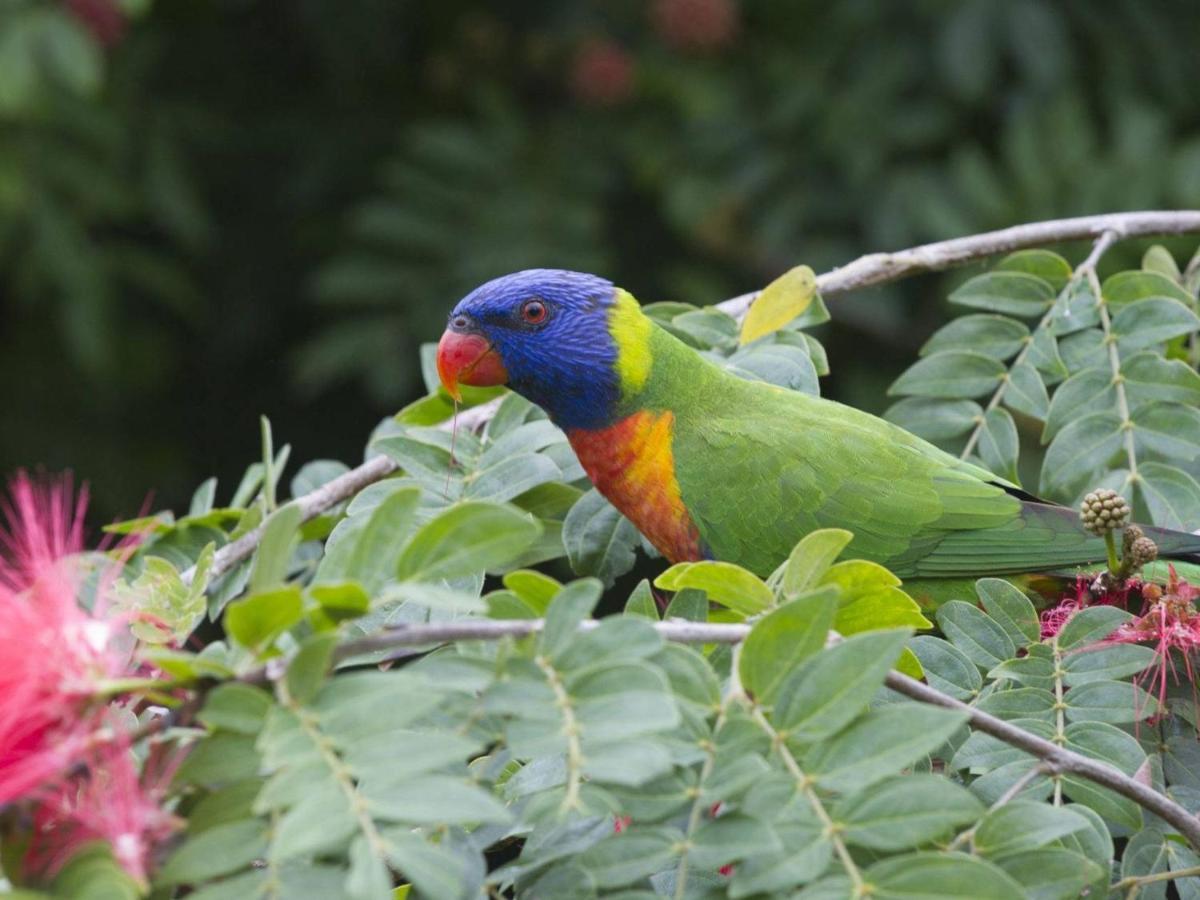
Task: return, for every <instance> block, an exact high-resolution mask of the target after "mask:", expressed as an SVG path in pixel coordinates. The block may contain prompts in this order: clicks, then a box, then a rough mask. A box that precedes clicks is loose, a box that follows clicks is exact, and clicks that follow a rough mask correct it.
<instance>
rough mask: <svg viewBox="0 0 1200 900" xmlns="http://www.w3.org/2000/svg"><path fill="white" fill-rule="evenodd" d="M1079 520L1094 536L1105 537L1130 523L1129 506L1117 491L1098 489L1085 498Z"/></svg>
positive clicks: (1080, 508)
mask: <svg viewBox="0 0 1200 900" xmlns="http://www.w3.org/2000/svg"><path fill="white" fill-rule="evenodd" d="M1079 519H1080V521H1081V522H1082V523H1083V527H1084V528H1085V529H1087V530H1088V531H1090V532H1091V533H1092V534H1096V535H1103V534H1105V533H1106V532H1109V531H1112V530H1114V529H1116V528H1120V527H1121V526H1122V525H1124V524H1125V523H1126V522H1128V521H1129V504H1128V503H1126V502H1125V498H1124V497H1122V496H1121V495H1120V494H1118V493H1117V492H1116V491H1114V490H1110V489H1109V488H1097V489H1096V490H1094V491H1090V492H1089V493H1088V494H1087V496H1086V497H1084V498H1083V503H1082V504H1081V505H1080V507H1079Z"/></svg>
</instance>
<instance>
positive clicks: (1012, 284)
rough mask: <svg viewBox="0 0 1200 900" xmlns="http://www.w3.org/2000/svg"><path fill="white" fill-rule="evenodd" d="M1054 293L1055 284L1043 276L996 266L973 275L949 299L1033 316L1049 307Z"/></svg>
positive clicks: (1003, 311)
mask: <svg viewBox="0 0 1200 900" xmlns="http://www.w3.org/2000/svg"><path fill="white" fill-rule="evenodd" d="M1054 295H1055V290H1054V287H1053V286H1052V285H1051V284H1050V283H1049V282H1048V281H1046V280H1045V279H1043V278H1039V277H1038V276H1036V275H1030V274H1026V273H1025V272H1006V271H1003V270H997V271H992V272H988V273H986V274H984V275H977V276H976V277H974V278H972V279H970V280H969V281H967V282H966V283H965V284H963V285H961V286H959V287H958V288H957V289H956V290H954V291H953V292H952V293H951V294H950V298H949V299H950V302H951V303H957V304H958V305H960V306H970V307H973V308H975V309H986V310H988V311H990V312H997V313H1005V314H1007V315H1011V316H1020V317H1021V318H1026V319H1031V318H1034V317H1036V316H1040V315H1042V314H1043V313H1044V312H1046V310H1048V309H1049V308H1050V304H1051V303H1052V302H1053V300H1054Z"/></svg>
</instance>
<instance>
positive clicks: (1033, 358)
mask: <svg viewBox="0 0 1200 900" xmlns="http://www.w3.org/2000/svg"><path fill="white" fill-rule="evenodd" d="M1025 359H1026V361H1027V362H1028V363H1029V364H1030V365H1032V366H1033V367H1034V368H1035V369H1036V370H1037V371H1039V372H1041V373H1042V374H1043V375H1045V376H1046V378H1047V379H1048V380H1049V381H1050V382H1051V383H1054V382H1059V381H1062V380H1063V379H1064V378H1066V377H1067V375H1069V374H1070V371H1071V370H1070V369H1069V368H1068V366H1067V364H1066V361H1065V360H1064V359H1063V358H1062V355H1061V354H1060V353H1059V349H1058V340H1057V339H1056V338H1055V337H1054V335H1053V334H1051V333H1050V330H1049V329H1047V328H1039V329H1038V330H1036V331H1035V332H1034V333H1033V339H1032V340H1031V341H1030V342H1029V353H1028V354H1027V355H1026V357H1025Z"/></svg>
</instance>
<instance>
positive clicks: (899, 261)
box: [720, 209, 1200, 316]
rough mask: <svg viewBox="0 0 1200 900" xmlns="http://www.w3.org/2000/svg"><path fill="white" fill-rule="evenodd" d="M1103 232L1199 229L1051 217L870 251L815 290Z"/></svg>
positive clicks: (1177, 218)
mask: <svg viewBox="0 0 1200 900" xmlns="http://www.w3.org/2000/svg"><path fill="white" fill-rule="evenodd" d="M1106 231H1112V232H1115V233H1116V235H1117V237H1118V238H1119V239H1122V240H1123V239H1126V238H1135V237H1149V236H1151V235H1159V234H1192V233H1194V232H1197V231H1200V210H1194V209H1193V210H1149V211H1145V212H1129V213H1108V214H1105V215H1099V216H1079V217H1077V218H1073V219H1051V220H1049V221H1046V222H1030V223H1028V224H1025V225H1014V226H1013V227H1012V228H1004V229H1002V230H1000V231H988V232H984V233H983V234H973V235H971V236H970V237H961V238H952V239H951V240H948V241H937V242H935V243H932V244H923V245H921V246H920V247H912V248H911V249H908V250H900V251H898V252H896V253H871V254H869V255H867V256H862V257H859V258H858V259H856V260H855V261H854V262H852V263H850V264H848V265H845V266H842V267H841V268H840V269H834V270H833V271H832V272H826V273H825V274H824V275H821V276H819V277H818V278H817V290H819V291H820V292H821V293H822V294H823V295H824V296H826V297H830V296H833V295H834V294H844V293H846V292H848V291H856V290H858V289H860V288H865V287H872V286H873V285H877V284H886V283H887V282H891V281H898V280H899V279H901V278H907V277H909V276H910V275H919V274H921V273H922V272H940V271H941V270H942V269H949V268H952V267H953V266H960V265H962V264H964V263H969V262H973V261H975V260H978V259H985V258H987V257H989V256H996V255H998V254H1001V253H1011V252H1012V251H1014V250H1025V249H1028V248H1030V247H1042V246H1045V245H1046V244H1060V243H1063V242H1065V241H1086V240H1094V239H1095V238H1098V237H1100V235H1102V234H1104V232H1106ZM757 296H758V292H757V291H753V292H751V293H749V294H743V295H742V296H740V297H734V298H733V299H732V300H727V301H725V302H724V303H722V304H720V308H721V309H722V310H724V311H725V312H727V313H729V314H730V315H735V316H736V315H741V314H742V313H743V312H745V311H746V309H747V308H749V306H750V304H751V303H753V302H754V298H755V297H757Z"/></svg>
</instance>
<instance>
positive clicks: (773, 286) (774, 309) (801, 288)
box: [738, 266, 817, 344]
mask: <svg viewBox="0 0 1200 900" xmlns="http://www.w3.org/2000/svg"><path fill="white" fill-rule="evenodd" d="M816 296H817V279H816V275H814V274H813V270H812V269H810V268H809V267H808V266H796V267H795V268H793V269H790V270H788V271H787V272H785V273H784V274H783V275H781V276H779V277H778V278H776V279H775V280H774V281H772V282H771V283H770V284H768V285H767V286H766V287H765V288H763V289H762V291H760V292H759V295H758V297H756V298H755V300H754V302H753V303H752V304H751V305H750V309H749V310H748V311H747V313H746V318H745V319H744V320H743V321H742V329H741V334H740V336H739V338H738V341H739V343H741V344H749V343H750V342H751V341H754V340H757V339H758V338H761V337H763V336H764V335H768V334H772V333H774V332H776V331H778V330H779V329H781V328H783V327H785V326H786V325H787V324H788V323H790V322H791V321H793V320H794V319H796V318H798V317H800V316H802V315H804V313H805V312H807V311H808V308H809V307H810V306H811V305H812V302H813V299H814V298H815V297H816Z"/></svg>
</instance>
